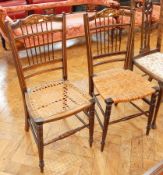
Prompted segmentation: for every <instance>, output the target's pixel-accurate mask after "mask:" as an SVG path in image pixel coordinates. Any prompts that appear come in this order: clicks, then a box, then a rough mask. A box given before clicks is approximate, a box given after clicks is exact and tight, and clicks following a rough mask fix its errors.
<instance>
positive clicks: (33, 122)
mask: <svg viewBox="0 0 163 175" xmlns="http://www.w3.org/2000/svg"><path fill="white" fill-rule="evenodd" d="M65 19H66V18H65V15H63V16H62V15H61V16H60V17H57V16H55V15H49V16H46V15H31V16H29V17H27V18H25V19H22V20H19V21H17V22H15V23H13V24H10V23H9V22H6V30H7V32H8V36H9V40H10V45H11V49H12V53H13V58H14V61H15V66H16V70H17V75H18V78H19V83H20V87H21V91H22V96H23V101H24V108H25V116H26V117H25V130H26V131H28V130H29V126H30V127H31V130H32V133H33V135H34V138H35V141H36V144H37V146H38V152H39V160H40V163H39V166H40V169H41V172H43V170H44V159H43V154H44V146H45V145H48V144H50V143H52V142H56V141H57V140H61V139H64V138H66V137H68V136H70V135H72V134H75V133H76V132H78V131H80V130H81V129H83V128H86V127H87V128H89V135H90V137H89V142H90V146H92V142H93V128H94V101H93V100H92V97H90V96H89V95H87V94H85V93H84V92H82V91H80V90H79V89H77V88H76V87H75V86H74V85H73V84H72V83H71V82H69V81H68V80H67V54H66V37H65V34H66V32H65V31H66V30H65V24H66V21H65ZM16 30H20V31H21V33H22V35H21V36H20V35H19V36H15V35H13V33H14V32H16ZM20 31H19V32H20ZM58 32H59V33H60V35H61V36H62V41H61V44H62V49H61V50H60V52H59V51H56V48H55V43H54V42H53V41H54V40H55V39H56V38H55V36H56V33H57V36H58ZM14 36H15V37H14ZM20 43H21V44H20ZM22 43H23V44H22ZM20 51H25V53H26V54H25V56H26V57H25V56H24V57H25V58H21V54H20ZM49 71H61V73H62V75H63V76H62V78H63V79H61V80H59V81H54V80H53V81H46V82H45V83H42V84H39V85H37V86H35V87H30V88H29V87H28V86H27V79H28V82H29V81H30V80H31V78H32V77H34V76H36V75H40V74H42V73H47V72H49ZM56 74H59V73H58V72H56ZM40 76H41V75H40ZM30 82H31V83H32V82H33V81H30ZM82 111H83V113H84V114H85V115H86V116H88V118H89V120H88V122H87V121H84V120H83V119H82V118H81V116H79V115H78V113H79V112H82ZM70 116H74V117H75V118H77V119H79V120H80V121H81V122H82V125H81V126H79V127H77V128H75V129H73V130H70V131H67V132H65V133H63V134H62V135H59V136H58V137H56V138H54V139H51V140H49V139H47V138H46V139H43V133H44V132H43V125H44V124H46V123H49V122H55V121H58V120H62V119H65V118H68V117H70Z"/></svg>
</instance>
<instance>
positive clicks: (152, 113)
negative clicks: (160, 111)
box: [146, 92, 157, 135]
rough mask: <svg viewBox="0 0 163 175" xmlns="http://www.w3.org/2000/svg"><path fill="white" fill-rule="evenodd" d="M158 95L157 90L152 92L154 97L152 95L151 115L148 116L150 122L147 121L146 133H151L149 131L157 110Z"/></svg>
mask: <svg viewBox="0 0 163 175" xmlns="http://www.w3.org/2000/svg"><path fill="white" fill-rule="evenodd" d="M156 97H157V92H155V93H154V94H152V97H151V104H150V108H149V117H148V122H147V130H146V135H149V131H150V129H151V122H152V119H153V116H154V112H155V104H156Z"/></svg>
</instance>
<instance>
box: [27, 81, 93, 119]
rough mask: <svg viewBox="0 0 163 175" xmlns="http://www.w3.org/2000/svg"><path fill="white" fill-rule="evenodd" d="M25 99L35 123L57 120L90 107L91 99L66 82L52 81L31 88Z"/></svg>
mask: <svg viewBox="0 0 163 175" xmlns="http://www.w3.org/2000/svg"><path fill="white" fill-rule="evenodd" d="M25 98H26V102H27V108H28V111H30V116H31V117H32V118H33V119H34V120H35V122H48V121H50V120H55V119H56V120H58V119H61V118H64V117H67V116H70V115H72V114H74V113H75V112H80V111H82V110H84V109H85V108H88V107H89V106H90V105H91V102H90V99H91V97H90V96H89V95H86V94H84V93H83V92H82V91H80V90H79V89H78V88H76V87H75V86H74V85H72V84H71V83H70V82H68V81H59V82H56V81H55V82H54V81H53V82H48V83H45V84H42V85H40V86H37V87H34V88H31V89H29V90H28V91H27V93H26V94H25Z"/></svg>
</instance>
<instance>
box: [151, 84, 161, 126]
mask: <svg viewBox="0 0 163 175" xmlns="http://www.w3.org/2000/svg"><path fill="white" fill-rule="evenodd" d="M162 94H163V85H162V84H160V92H159V95H158V100H157V103H156V110H155V114H154V118H153V121H152V129H156V119H157V114H158V111H159V108H160V104H161V99H162Z"/></svg>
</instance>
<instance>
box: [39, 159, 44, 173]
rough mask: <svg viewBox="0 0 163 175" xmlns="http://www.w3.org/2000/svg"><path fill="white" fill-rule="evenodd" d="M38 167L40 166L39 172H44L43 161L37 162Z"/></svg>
mask: <svg viewBox="0 0 163 175" xmlns="http://www.w3.org/2000/svg"><path fill="white" fill-rule="evenodd" d="M39 167H40V172H41V173H43V172H44V161H43V160H42V161H40V163H39Z"/></svg>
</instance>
